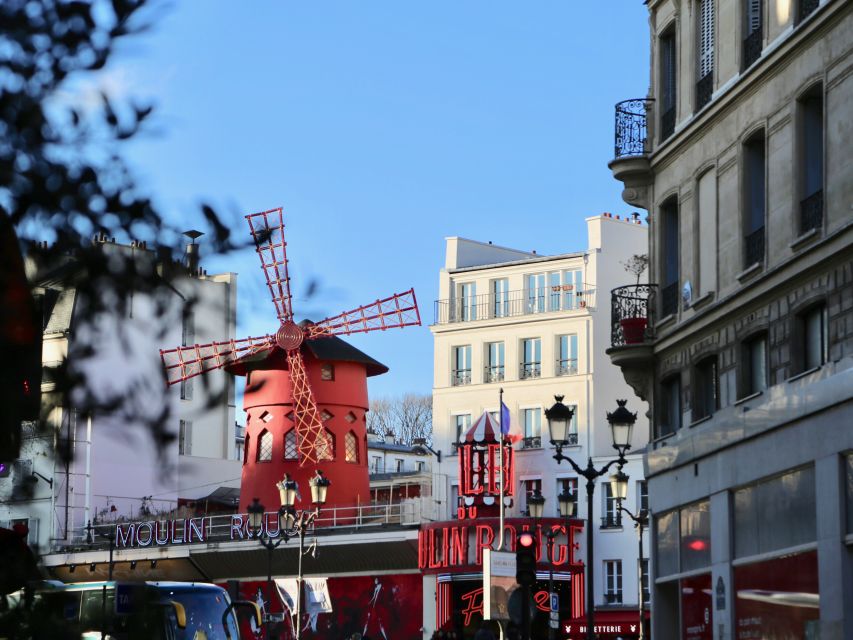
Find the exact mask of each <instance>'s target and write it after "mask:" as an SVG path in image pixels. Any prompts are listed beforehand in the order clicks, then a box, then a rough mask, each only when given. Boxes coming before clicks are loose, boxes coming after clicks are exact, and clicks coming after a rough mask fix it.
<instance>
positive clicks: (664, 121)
mask: <svg viewBox="0 0 853 640" xmlns="http://www.w3.org/2000/svg"><path fill="white" fill-rule="evenodd" d="M659 46H660V101H661V116H660V139H661V140H666V139H667V138H668V137H669V136H671V135H672V133H673V132H674V131H675V104H676V95H677V90H676V78H677V76H676V73H675V71H676V66H675V65H676V59H677V54H676V50H675V27H674V26H672V27H670V28H669V29H667V30H666V31H665V32H664V33H663V34H662V35H661V37H660V40H659Z"/></svg>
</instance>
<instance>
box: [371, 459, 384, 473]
mask: <svg viewBox="0 0 853 640" xmlns="http://www.w3.org/2000/svg"><path fill="white" fill-rule="evenodd" d="M382 471H383V469H382V456H371V457H370V473H382Z"/></svg>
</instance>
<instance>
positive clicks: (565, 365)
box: [557, 333, 578, 376]
mask: <svg viewBox="0 0 853 640" xmlns="http://www.w3.org/2000/svg"><path fill="white" fill-rule="evenodd" d="M557 349H558V351H557V353H558V357H557V375H558V376H570V375H575V374H576V373H577V372H578V336H577V334H575V333H571V334H568V335H564V336H557Z"/></svg>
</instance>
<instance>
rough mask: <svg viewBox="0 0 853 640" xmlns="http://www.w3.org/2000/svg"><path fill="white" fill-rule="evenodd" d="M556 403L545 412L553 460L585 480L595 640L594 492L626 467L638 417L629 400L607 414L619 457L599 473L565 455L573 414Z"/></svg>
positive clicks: (590, 625) (590, 621) (589, 613)
mask: <svg viewBox="0 0 853 640" xmlns="http://www.w3.org/2000/svg"><path fill="white" fill-rule="evenodd" d="M554 399H555V400H556V402H555V403H554V405H553V406H552V407H551V408H550V409H546V410H545V418H546V419H547V420H548V431H549V432H550V434H551V444H552V445H554V447H555V448H556V450H557V453H556V454H555V455H554V459H555V460H556V461H557V463H560V462H562V461H563V460H566V461H568V463H569V464H570V465H571V466H572V469H574V470H575V472H576V473H577V474H578V475H580V476H583V477H584V478H586V517H587V526H586V549H587V551H586V554H587V555H586V567H585V570H586V635H587V638H589V640H594V638H595V632H594V624H595V620H594V611H595V605H594V602H593V600H594V598H595V595H594V594H595V586H594V585H595V583H594V578H593V574H594V562H593V557H594V556H593V537H592V496H593V493H594V492H595V480H596V479H597V478H599V477H601V476H603V475H604V474H605V473H607V471H608V470H609V469H610V467H611V466H613V465H614V464H616V463H619V465H620V466H621V465H623V464H625V462H627V461H626V460H625V452H626V451H628V449H630V448H631V432H632V430H633V428H634V422H635V421H636V420H637V414H636V413H631V412H630V411H628V409H626V408H625V404H626V403H627V400H617V401H616V404H617V405H618V408H617V409H616V411H614V412H613V413H610V412H608V413H607V422H608V423H609V424H610V433H611V436H612V438H613V448H614V449H616V451H617V452H618V453H619V457H618V458H617V459H615V460H611V461H610V462H608V463H607V464H605V465H604V466H603V467H602V468H601V469H596V468H595V467H594V466H593V464H592V456H591V455H590V456H588V459H587V466H586V468H582V467H580V466H579V465H578V464H577V463H576V462H575V461H574V460H572V459H571V458H570V457H568V456H565V455H563V447H565V446H566V445H567V444H568V443H569V438H568V436H569V425H571V422H572V417H573V415H574V412H573V411H572V409H571V408H569V407H567V406H566V405H564V404H563V396H560V395H558V396H554Z"/></svg>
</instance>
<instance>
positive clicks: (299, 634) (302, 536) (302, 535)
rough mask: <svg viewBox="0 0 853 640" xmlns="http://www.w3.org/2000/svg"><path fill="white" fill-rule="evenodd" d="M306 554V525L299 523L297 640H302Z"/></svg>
mask: <svg viewBox="0 0 853 640" xmlns="http://www.w3.org/2000/svg"><path fill="white" fill-rule="evenodd" d="M303 553H305V523H303V522H300V523H299V565H298V573H297V578H296V640H301V638H302V554H303Z"/></svg>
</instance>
